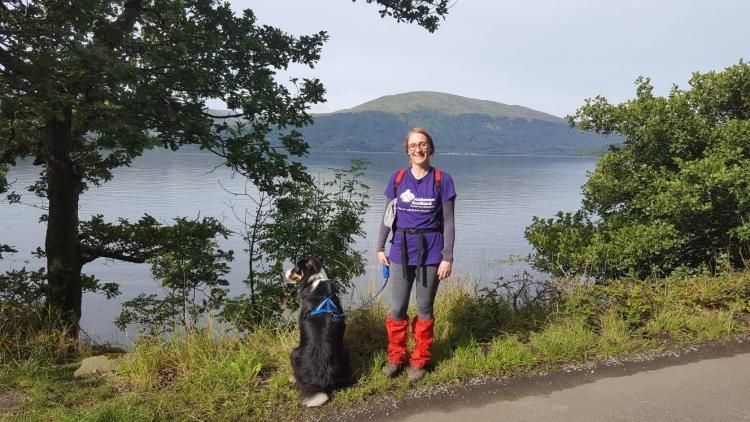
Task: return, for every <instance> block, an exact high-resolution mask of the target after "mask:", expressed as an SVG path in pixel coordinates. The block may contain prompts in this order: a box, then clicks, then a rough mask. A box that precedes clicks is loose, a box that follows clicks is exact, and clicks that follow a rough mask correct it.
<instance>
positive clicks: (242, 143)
mask: <svg viewBox="0 0 750 422" xmlns="http://www.w3.org/2000/svg"><path fill="white" fill-rule="evenodd" d="M367 2H368V3H372V2H373V0H367ZM374 2H375V3H377V4H379V5H380V6H381V10H380V12H381V15H390V16H393V17H394V18H396V19H397V20H400V21H407V22H417V23H418V24H420V25H423V26H424V27H426V28H427V29H429V30H434V29H435V28H436V27H437V23H438V20H439V19H438V18H439V17H442V16H444V15H445V14H446V13H447V0H422V1H391V0H376V1H374ZM0 12H1V13H0V165H11V166H12V165H15V162H16V160H17V159H19V158H24V157H32V158H33V159H34V162H35V164H37V165H39V166H41V168H42V170H41V176H40V179H39V181H38V182H37V183H36V184H34V185H33V186H31V187H29V190H31V191H32V192H34V193H35V194H37V195H39V196H41V197H44V198H45V199H46V201H47V203H48V210H47V214H46V216H45V220H46V223H47V233H46V239H45V245H44V252H45V253H46V259H47V271H46V277H47V282H48V283H47V284H48V286H47V289H46V292H45V293H46V298H47V303H48V305H49V306H50V307H51V308H53V309H56V310H58V311H60V313H61V314H62V315H64V316H65V320H66V321H65V322H66V323H67V324H70V325H71V326H73V327H77V324H78V321H79V319H80V315H81V295H82V289H83V288H84V285H83V281H82V276H81V268H82V266H83V264H84V263H85V262H86V261H88V260H93V259H97V258H98V257H103V256H106V257H108V258H111V259H122V260H127V261H133V262H143V261H144V260H145V259H146V258H147V257H148V252H149V251H148V249H149V248H152V247H153V246H154V244H153V243H152V244H150V245H146V247H145V250H144V249H143V248H141V245H138V244H136V243H130V244H129V249H126V250H122V249H119V248H118V247H117V246H118V245H119V244H120V242H119V241H117V240H116V239H113V238H112V236H113V234H114V233H121V234H125V235H126V237H128V236H129V235H128V233H127V230H124V229H122V228H119V227H117V226H115V225H111V226H108V229H110V230H109V231H108V233H107V234H105V237H107V239H106V240H99V239H97V236H98V235H99V233H98V232H90V233H89V234H88V238H89V240H90V242H88V243H84V242H82V241H81V233H80V232H79V219H78V203H79V198H80V195H81V194H82V193H83V192H85V191H86V189H88V188H89V186H91V185H95V186H98V185H100V184H101V183H104V182H106V181H108V180H109V179H111V178H112V170H113V169H114V168H117V167H119V166H124V165H129V164H130V163H131V162H132V160H133V159H134V158H135V157H137V156H139V155H140V154H142V152H143V150H144V148H147V147H149V146H151V145H154V144H156V145H162V146H164V147H166V148H171V149H173V150H175V149H177V148H179V147H180V146H182V145H186V144H194V145H199V146H200V147H201V148H204V149H207V150H210V151H213V152H215V153H217V154H219V155H220V156H222V157H224V158H225V159H226V165H227V166H230V167H231V168H233V169H235V170H236V171H238V172H240V173H241V174H243V175H245V176H247V177H248V178H249V179H250V180H251V181H252V182H253V183H255V184H256V185H258V187H259V188H261V189H272V188H273V186H274V183H273V181H274V179H275V178H277V177H287V176H292V177H301V176H302V174H303V170H302V167H301V166H300V165H299V164H296V163H293V162H290V161H289V160H288V155H287V154H289V155H292V156H300V155H303V154H304V153H305V152H306V150H307V145H306V143H305V142H304V141H303V140H302V139H301V136H300V133H299V131H298V130H296V129H298V128H300V127H302V126H304V125H306V124H308V123H309V122H310V120H311V117H310V115H309V114H308V113H307V110H308V108H309V106H310V105H311V104H314V103H318V102H321V101H323V94H324V89H323V86H322V85H321V83H320V81H319V80H317V79H301V80H300V79H297V78H292V79H291V80H290V81H289V83H288V84H284V83H280V82H278V81H277V80H276V78H275V74H276V71H278V70H279V69H287V68H288V67H289V66H290V65H291V64H300V65H303V66H307V67H313V66H314V65H315V64H316V63H317V61H318V59H319V57H320V51H321V48H322V45H323V42H324V41H325V40H326V38H327V35H326V34H325V32H319V33H317V34H312V35H309V36H300V37H293V36H290V35H288V34H286V33H284V32H283V31H281V30H280V29H278V28H274V27H270V26H261V25H259V24H258V23H257V22H256V19H255V16H254V14H253V13H252V11H251V10H245V11H244V12H243V13H242V15H241V16H235V14H234V13H233V12H232V11H231V9H230V7H229V5H228V3H219V2H217V1H215V0H126V1H124V2H122V1H114V0H76V1H44V0H3V1H2V2H0ZM211 98H214V99H220V100H223V101H224V102H225V103H226V104H227V106H228V108H230V109H231V110H237V112H236V113H233V114H223V113H222V114H221V115H214V114H211V113H210V112H209V111H208V110H207V108H206V107H205V101H206V100H207V99H211ZM233 119H241V120H239V121H236V120H233ZM285 128H286V129H291V130H286V131H281V129H285ZM271 133H284V134H283V135H279V136H277V137H276V138H275V139H271V138H270V136H269V134H271ZM11 198H17V194H16V195H12V196H11ZM145 226H146V222H143V224H141V223H139V227H142V228H145ZM136 237H139V236H136ZM101 245H107V246H108V248H106V249H98V248H97V247H98V246H101ZM71 332H73V333H75V335H77V330H75V329H74V330H71Z"/></svg>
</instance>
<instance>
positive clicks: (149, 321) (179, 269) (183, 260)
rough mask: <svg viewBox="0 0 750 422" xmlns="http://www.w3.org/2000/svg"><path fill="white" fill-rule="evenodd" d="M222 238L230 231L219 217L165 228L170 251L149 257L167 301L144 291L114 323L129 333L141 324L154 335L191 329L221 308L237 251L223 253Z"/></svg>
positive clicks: (179, 222) (177, 221)
mask: <svg viewBox="0 0 750 422" xmlns="http://www.w3.org/2000/svg"><path fill="white" fill-rule="evenodd" d="M217 236H222V237H224V238H225V239H226V238H227V237H228V236H229V230H228V229H227V228H226V227H224V226H223V225H222V224H221V223H219V222H218V221H216V220H215V219H214V218H211V217H207V218H203V219H202V220H194V221H191V220H187V219H185V218H177V219H175V224H174V225H173V226H171V227H167V228H165V233H164V238H165V240H166V242H165V244H167V245H169V247H168V248H165V250H164V251H163V252H162V253H159V254H158V255H156V256H154V257H153V258H150V259H148V262H149V263H150V264H151V273H152V274H153V275H154V277H155V278H156V279H157V280H159V281H160V283H161V285H162V287H163V288H164V289H165V291H166V292H167V293H166V297H164V298H158V297H157V295H155V294H145V293H141V294H140V295H138V296H137V297H135V298H134V299H131V300H128V301H126V302H125V303H123V310H122V312H121V313H120V316H119V317H118V318H117V320H116V321H115V324H116V325H117V326H118V327H119V328H120V329H123V330H124V329H125V327H126V326H127V325H128V324H133V323H137V324H139V325H140V326H142V327H144V328H146V329H148V330H149V331H151V332H152V333H160V332H162V331H165V330H167V329H170V328H171V329H174V328H176V327H180V328H182V329H184V330H187V331H189V330H192V329H194V328H195V326H196V325H197V324H198V323H199V322H200V319H201V318H202V317H204V316H206V315H208V314H210V313H211V311H213V310H218V309H219V308H220V307H221V305H222V302H223V300H224V297H225V296H226V294H227V293H228V291H229V288H228V287H227V286H229V282H228V281H227V280H226V279H225V278H224V276H225V275H226V274H227V273H229V265H228V264H227V263H228V262H229V261H231V260H232V259H233V253H232V251H224V250H221V249H219V245H218V243H217V242H216V240H215V239H216V237H217Z"/></svg>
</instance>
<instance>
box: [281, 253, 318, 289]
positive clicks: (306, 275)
mask: <svg viewBox="0 0 750 422" xmlns="http://www.w3.org/2000/svg"><path fill="white" fill-rule="evenodd" d="M284 276H285V277H286V281H287V282H288V283H293V284H299V283H302V284H303V285H305V284H307V285H309V284H311V283H315V282H316V281H323V280H328V276H327V275H326V271H325V270H324V269H323V266H322V265H321V264H320V262H319V261H318V260H317V259H315V258H305V259H301V260H299V261H297V263H296V264H295V265H294V267H292V268H290V269H288V270H287V271H286V273H285V274H284Z"/></svg>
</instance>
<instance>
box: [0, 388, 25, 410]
mask: <svg viewBox="0 0 750 422" xmlns="http://www.w3.org/2000/svg"><path fill="white" fill-rule="evenodd" d="M25 398H26V397H25V396H24V395H23V394H21V393H19V392H18V391H0V415H1V414H3V413H5V412H7V411H9V410H12V409H13V408H14V407H16V406H17V405H19V404H21V402H23V401H24V399H25Z"/></svg>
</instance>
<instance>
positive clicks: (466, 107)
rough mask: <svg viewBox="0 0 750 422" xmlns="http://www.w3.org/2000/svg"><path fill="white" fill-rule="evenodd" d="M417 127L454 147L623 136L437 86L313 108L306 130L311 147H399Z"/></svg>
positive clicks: (559, 149) (571, 151)
mask: <svg viewBox="0 0 750 422" xmlns="http://www.w3.org/2000/svg"><path fill="white" fill-rule="evenodd" d="M413 127H422V128H424V129H426V130H427V131H429V132H430V134H431V135H432V136H433V139H434V140H435V143H436V145H437V147H438V150H439V151H441V152H451V153H470V154H471V153H491V154H530V155H546V154H552V155H580V154H583V153H586V152H588V151H597V150H603V149H605V148H607V146H608V145H610V144H618V143H620V142H621V140H620V139H619V137H609V138H607V137H605V136H603V135H598V134H594V133H583V132H580V131H579V130H577V129H573V128H570V127H569V125H568V123H567V121H565V120H564V119H562V118H560V117H557V116H553V115H551V114H548V113H544V112H541V111H538V110H534V109H531V108H528V107H523V106H518V105H508V104H503V103H499V102H496V101H489V100H479V99H474V98H468V97H461V96H458V95H454V94H447V93H442V92H433V91H413V92H407V93H402V94H394V95H386V96H382V97H378V98H376V99H374V100H371V101H367V102H365V103H362V104H360V105H358V106H355V107H352V108H349V109H344V110H338V111H334V112H332V113H323V114H314V115H313V124H312V125H310V126H307V127H305V128H303V129H302V133H303V137H304V139H305V140H306V141H307V142H308V144H310V148H311V149H312V150H319V151H372V152H395V151H402V150H403V146H402V145H401V143H402V142H403V137H404V135H405V134H406V133H407V132H408V131H409V129H411V128H413Z"/></svg>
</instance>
